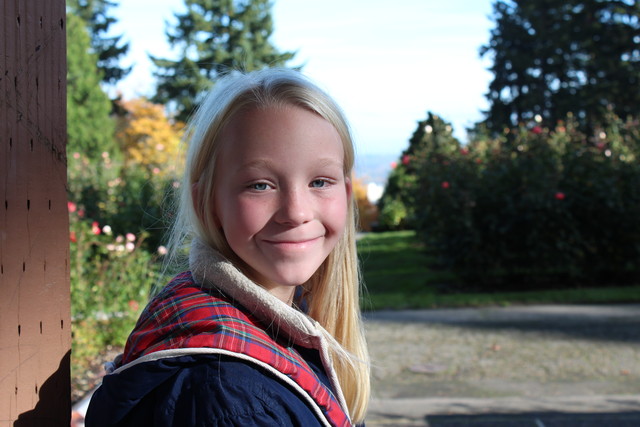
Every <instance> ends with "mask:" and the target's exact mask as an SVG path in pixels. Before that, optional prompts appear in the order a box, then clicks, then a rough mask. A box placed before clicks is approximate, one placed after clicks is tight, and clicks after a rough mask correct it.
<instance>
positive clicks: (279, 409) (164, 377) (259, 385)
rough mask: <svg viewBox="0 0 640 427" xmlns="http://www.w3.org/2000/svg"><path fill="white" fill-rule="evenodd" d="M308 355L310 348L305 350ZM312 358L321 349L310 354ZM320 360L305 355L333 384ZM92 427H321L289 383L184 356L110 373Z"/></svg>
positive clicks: (93, 406)
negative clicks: (320, 364)
mask: <svg viewBox="0 0 640 427" xmlns="http://www.w3.org/2000/svg"><path fill="white" fill-rule="evenodd" d="M303 351H305V350H303ZM306 352H307V353H308V354H306V355H304V356H309V355H310V356H311V357H312V358H314V357H313V356H314V355H313V353H314V352H315V350H306ZM315 353H316V354H315V358H316V360H315V361H314V360H310V359H309V358H308V357H305V359H306V360H307V362H308V363H309V365H310V366H311V367H312V368H313V369H314V370H315V371H316V374H317V375H318V377H319V378H320V379H321V380H322V381H323V382H324V383H325V384H327V385H328V383H329V381H328V379H327V377H326V375H325V374H324V372H323V371H322V370H321V369H320V368H319V367H318V366H319V365H318V364H317V362H318V361H319V359H318V357H319V356H318V355H317V352H315ZM85 425H86V426H87V427H99V426H158V427H164V426H167V427H168V426H202V427H204V426H207V427H214V426H232V427H235V426H238V427H240V426H242V427H252V426H321V425H324V424H323V423H321V421H320V420H319V419H318V418H317V416H316V415H315V413H314V412H313V410H312V409H311V408H309V407H308V406H307V404H306V403H305V402H304V401H302V400H301V399H300V398H299V396H298V395H297V394H296V393H295V392H294V391H293V390H291V389H290V388H289V387H288V386H287V385H286V384H283V383H282V382H280V381H278V380H277V379H275V378H272V377H271V376H270V374H269V373H268V372H266V371H263V370H261V369H260V368H259V367H257V366H253V365H251V364H249V363H247V362H244V361H241V360H239V359H237V358H233V357H227V356H221V355H197V356H182V357H177V358H169V359H161V360H157V361H152V362H144V363H140V364H138V365H135V366H132V367H131V368H129V369H126V370H124V371H122V372H120V373H119V374H117V375H108V376H106V377H105V378H104V381H103V384H102V386H101V387H100V388H98V390H96V392H95V393H94V395H93V397H92V399H91V403H90V405H89V409H88V411H87V415H86V421H85Z"/></svg>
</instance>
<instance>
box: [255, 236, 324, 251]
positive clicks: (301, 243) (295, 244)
mask: <svg viewBox="0 0 640 427" xmlns="http://www.w3.org/2000/svg"><path fill="white" fill-rule="evenodd" d="M318 240H320V237H313V238H310V239H300V240H268V239H266V240H263V242H264V243H266V244H268V245H271V246H274V247H276V248H280V249H291V250H293V249H300V250H302V249H306V248H307V247H309V246H311V245H312V244H314V243H315V242H317V241H318Z"/></svg>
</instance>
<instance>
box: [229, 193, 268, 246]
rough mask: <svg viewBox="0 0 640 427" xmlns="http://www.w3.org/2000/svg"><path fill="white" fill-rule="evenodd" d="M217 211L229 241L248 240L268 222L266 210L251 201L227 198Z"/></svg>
mask: <svg viewBox="0 0 640 427" xmlns="http://www.w3.org/2000/svg"><path fill="white" fill-rule="evenodd" d="M217 211H218V212H219V221H220V226H221V227H222V229H223V231H224V233H225V235H226V236H227V239H228V240H231V239H233V240H243V241H244V240H247V239H248V238H249V237H251V236H252V235H253V234H255V233H257V232H258V231H260V230H261V229H262V228H263V227H264V225H265V224H266V222H267V216H266V215H265V214H264V208H263V207H261V206H257V205H256V204H255V203H252V202H251V201H250V200H242V199H240V200H238V199H233V198H227V199H226V201H225V202H224V203H221V204H220V205H219V209H217ZM229 243H231V242H229Z"/></svg>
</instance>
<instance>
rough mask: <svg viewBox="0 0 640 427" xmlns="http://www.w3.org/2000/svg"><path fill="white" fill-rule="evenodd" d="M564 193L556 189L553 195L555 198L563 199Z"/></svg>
mask: <svg viewBox="0 0 640 427" xmlns="http://www.w3.org/2000/svg"><path fill="white" fill-rule="evenodd" d="M565 197H566V196H565V194H564V193H563V192H562V191H558V192H557V193H556V195H555V198H556V200H564V198H565Z"/></svg>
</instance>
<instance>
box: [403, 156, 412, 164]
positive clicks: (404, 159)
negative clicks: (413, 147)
mask: <svg viewBox="0 0 640 427" xmlns="http://www.w3.org/2000/svg"><path fill="white" fill-rule="evenodd" d="M410 161H411V157H409V155H408V154H405V155H404V156H402V164H403V165H405V166H407V165H408V164H409V162H410Z"/></svg>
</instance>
